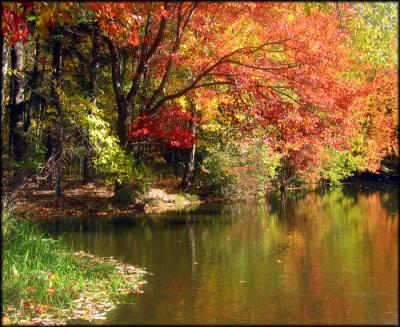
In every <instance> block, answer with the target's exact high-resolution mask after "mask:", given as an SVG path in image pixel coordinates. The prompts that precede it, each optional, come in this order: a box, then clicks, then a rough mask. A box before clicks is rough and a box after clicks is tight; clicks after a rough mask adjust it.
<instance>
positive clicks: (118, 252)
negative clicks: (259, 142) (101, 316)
mask: <svg viewBox="0 0 400 327" xmlns="http://www.w3.org/2000/svg"><path fill="white" fill-rule="evenodd" d="M398 213H399V208H398V190H380V191H359V190H358V191H356V190H340V189H337V190H331V191H317V192H304V191H302V192H299V191H297V192H289V193H287V195H286V196H285V197H284V198H282V197H281V196H280V195H271V196H269V197H268V198H267V199H266V201H265V202H262V203H260V202H245V203H235V204H224V205H221V204H218V205H215V204H214V205H202V206H200V207H199V208H197V209H196V210H192V211H185V212H184V211H181V212H175V213H168V214H158V215H147V216H146V215H142V216H137V217H132V218H126V217H125V218H121V217H120V218H115V217H114V218H104V219H100V220H99V219H94V218H88V219H83V220H79V221H77V220H69V219H63V220H55V221H52V222H49V223H46V225H43V228H45V229H46V230H47V231H49V232H50V234H52V235H64V237H65V240H66V241H67V243H68V244H70V245H72V246H73V248H74V249H75V250H84V251H89V252H91V253H94V254H97V255H100V256H114V257H115V258H119V259H121V260H122V261H124V262H127V263H131V264H135V265H139V266H142V267H145V268H146V270H147V271H149V272H151V273H152V275H150V276H147V280H148V284H147V285H145V286H144V288H143V290H144V294H140V295H132V296H130V297H128V299H127V301H128V303H126V304H121V305H119V306H118V307H117V308H116V309H115V310H113V311H111V312H110V313H109V314H108V320H104V321H98V322H92V323H95V324H304V323H307V324H320V323H325V324H340V323H348V324H353V323H357V324H378V323H379V324H382V323H383V324H394V323H397V321H398Z"/></svg>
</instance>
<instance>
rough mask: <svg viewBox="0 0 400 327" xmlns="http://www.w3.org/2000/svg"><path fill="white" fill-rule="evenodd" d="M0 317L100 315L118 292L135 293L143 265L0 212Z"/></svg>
mask: <svg viewBox="0 0 400 327" xmlns="http://www.w3.org/2000/svg"><path fill="white" fill-rule="evenodd" d="M2 240H3V243H2V260H3V265H2V281H1V283H2V299H3V302H2V312H3V317H2V322H3V323H4V324H18V325H20V324H21V325H28V324H29V325H30V324H39V323H42V324H65V323H66V321H68V320H71V319H72V320H73V319H80V320H89V321H90V320H94V319H104V316H105V314H106V313H107V311H109V310H111V309H113V308H114V307H115V305H116V303H117V302H118V301H119V300H120V299H121V298H122V297H123V295H124V294H133V293H140V292H141V290H140V288H141V285H142V284H143V283H144V282H145V280H144V279H143V277H144V274H145V271H144V270H142V269H140V268H138V267H134V266H131V265H126V264H122V263H119V262H118V261H116V260H115V259H113V258H99V257H95V256H93V255H90V254H88V253H84V252H76V253H74V252H73V251H72V250H71V249H69V248H67V247H66V246H65V245H64V243H63V242H62V240H61V239H53V238H50V237H49V236H46V235H44V234H42V233H40V232H39V231H38V230H37V229H36V228H35V227H34V226H32V225H31V224H29V223H28V222H27V221H26V220H22V219H18V218H15V217H12V216H9V215H7V214H5V215H3V216H2Z"/></svg>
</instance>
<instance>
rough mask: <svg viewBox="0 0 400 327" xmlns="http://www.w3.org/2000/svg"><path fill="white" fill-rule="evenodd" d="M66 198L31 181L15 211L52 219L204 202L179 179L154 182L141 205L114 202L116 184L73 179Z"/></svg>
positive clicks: (67, 185) (68, 183)
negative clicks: (183, 187)
mask: <svg viewBox="0 0 400 327" xmlns="http://www.w3.org/2000/svg"><path fill="white" fill-rule="evenodd" d="M63 193H64V194H63V197H62V198H60V199H57V198H56V197H55V196H54V188H53V187H52V186H51V185H45V184H43V185H40V186H39V185H38V184H37V183H30V184H27V185H26V186H25V187H24V188H23V189H21V190H20V191H19V192H17V194H16V196H15V209H14V210H15V214H16V215H19V216H29V218H30V219H31V220H43V219H49V218H55V217H57V218H64V217H65V218H71V217H75V218H79V217H85V216H89V215H93V216H108V215H118V216H123V215H132V214H134V213H138V212H146V213H150V212H163V211H168V210H178V209H181V208H185V207H187V206H191V205H197V204H199V203H201V201H200V200H199V199H198V198H197V196H195V195H191V194H187V193H181V192H180V191H179V179H175V178H172V177H169V178H164V179H162V180H158V181H157V182H156V183H153V185H151V187H150V189H149V191H148V192H147V193H146V194H145V195H144V196H143V199H142V201H141V203H140V204H129V205H124V204H117V203H115V202H114V201H113V196H114V190H113V186H108V185H95V184H93V183H92V184H88V185H82V183H81V182H79V181H74V180H69V181H66V182H65V184H64V185H63Z"/></svg>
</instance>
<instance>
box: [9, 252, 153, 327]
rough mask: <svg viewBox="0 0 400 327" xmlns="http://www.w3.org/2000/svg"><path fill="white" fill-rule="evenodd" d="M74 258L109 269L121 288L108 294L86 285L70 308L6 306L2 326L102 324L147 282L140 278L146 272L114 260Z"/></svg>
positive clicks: (88, 256)
mask: <svg viewBox="0 0 400 327" xmlns="http://www.w3.org/2000/svg"><path fill="white" fill-rule="evenodd" d="M74 255H75V256H76V257H79V258H82V259H87V260H88V265H90V266H94V265H101V264H108V265H112V266H113V267H114V268H115V269H116V272H117V274H119V275H120V276H121V277H123V280H124V286H123V287H121V288H118V289H117V290H110V289H107V287H105V285H102V287H99V286H100V285H90V284H88V285H86V288H85V289H84V290H83V292H81V293H80V294H79V295H78V297H77V299H75V300H73V301H71V303H70V306H69V307H65V308H55V307H53V306H52V305H51V304H38V303H33V302H22V303H21V304H22V305H21V306H20V307H21V308H22V309H19V308H16V307H14V306H12V305H6V307H5V310H4V312H3V316H2V324H3V325H13V324H22V325H65V324H66V323H67V322H68V321H69V320H76V319H79V320H86V321H92V320H104V319H107V318H106V315H107V313H108V312H109V311H110V310H112V309H114V308H115V307H116V305H117V304H118V303H119V302H118V297H120V296H123V295H127V294H140V293H143V291H142V290H141V287H142V285H143V284H146V283H147V281H146V280H144V279H143V276H144V275H145V274H147V272H146V271H145V270H143V269H141V268H139V267H135V266H132V265H129V264H125V263H121V262H119V261H117V260H116V259H114V258H113V257H109V258H105V257H97V256H95V255H92V254H89V253H87V252H84V251H79V252H75V253H74Z"/></svg>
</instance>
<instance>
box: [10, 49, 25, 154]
mask: <svg viewBox="0 0 400 327" xmlns="http://www.w3.org/2000/svg"><path fill="white" fill-rule="evenodd" d="M23 68H24V51H23V46H22V42H21V41H18V42H17V43H16V44H14V45H13V46H12V48H11V69H12V70H13V75H12V76H11V82H10V97H11V98H10V106H9V118H10V130H9V151H10V153H11V154H12V156H13V158H14V160H16V161H21V160H22V159H23V158H24V156H25V154H26V150H27V143H26V141H25V138H24V137H23V134H22V133H23V127H24V120H23V114H24V109H25V108H24V107H25V101H24V95H25V87H24V77H23ZM14 73H16V74H14Z"/></svg>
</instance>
